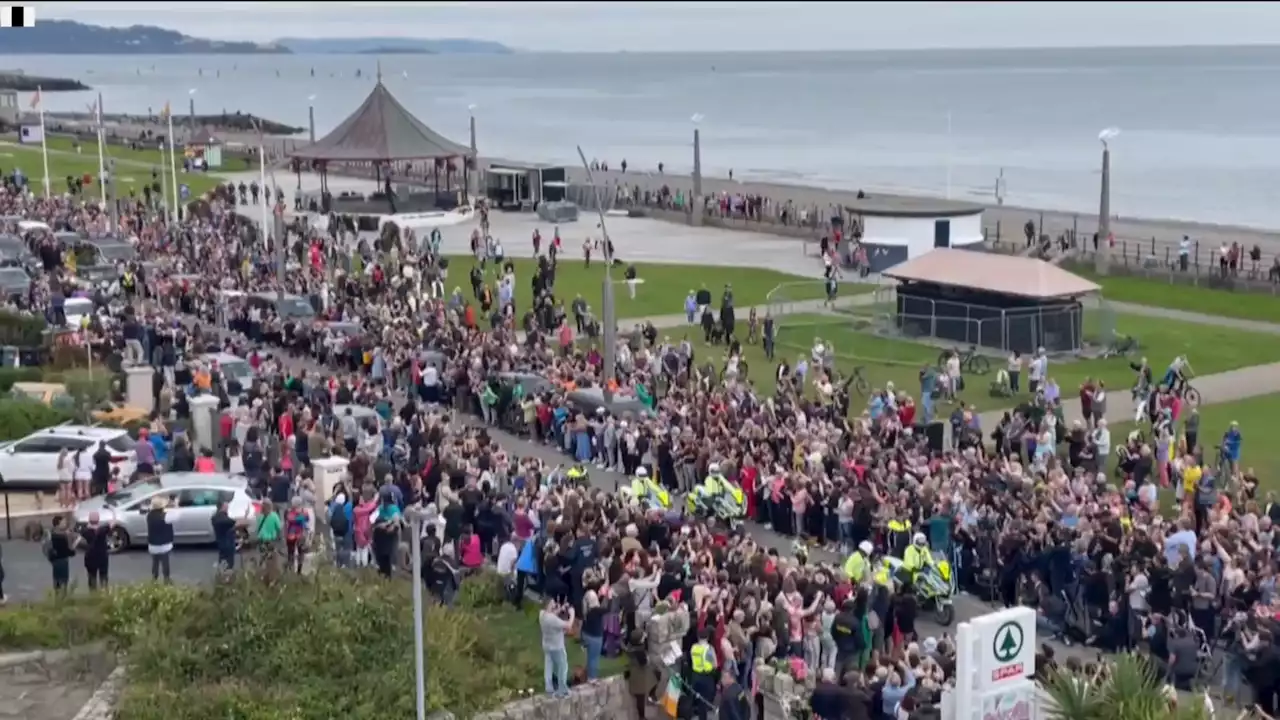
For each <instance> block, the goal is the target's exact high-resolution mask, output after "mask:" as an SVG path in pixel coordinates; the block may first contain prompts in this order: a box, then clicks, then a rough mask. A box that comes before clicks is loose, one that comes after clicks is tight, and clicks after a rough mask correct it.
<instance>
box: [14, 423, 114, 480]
mask: <svg viewBox="0 0 1280 720" xmlns="http://www.w3.org/2000/svg"><path fill="white" fill-rule="evenodd" d="M100 442H105V443H106V444H107V450H109V451H111V464H112V466H113V467H114V466H118V467H119V468H120V476H121V477H122V478H128V477H129V476H130V475H132V474H133V471H134V470H135V469H137V467H138V455H137V453H136V452H135V451H134V448H135V445H136V441H135V440H134V439H133V438H131V437H129V433H127V432H125V431H124V430H120V429H119V428H105V427H92V426H89V425H55V426H54V427H51V428H45V429H44V430H37V431H36V432H33V433H31V434H30V435H28V436H26V437H24V438H22V439H21V440H13V441H11V442H7V443H3V444H0V476H3V477H4V480H5V482H6V483H8V484H10V485H22V486H31V487H55V488H56V487H57V486H58V453H59V452H60V451H61V450H62V449H63V448H66V449H67V452H68V454H70V455H74V454H75V451H77V450H83V451H85V452H87V453H96V452H97V451H98V443H100Z"/></svg>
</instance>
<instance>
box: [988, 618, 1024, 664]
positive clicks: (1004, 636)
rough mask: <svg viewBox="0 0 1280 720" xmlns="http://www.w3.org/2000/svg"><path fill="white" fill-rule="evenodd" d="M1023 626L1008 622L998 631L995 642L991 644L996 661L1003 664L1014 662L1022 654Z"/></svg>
mask: <svg viewBox="0 0 1280 720" xmlns="http://www.w3.org/2000/svg"><path fill="white" fill-rule="evenodd" d="M1022 642H1023V635H1022V626H1021V625H1019V624H1018V623H1016V622H1007V623H1005V624H1003V625H1001V626H1000V629H999V630H996V636H995V640H993V641H992V643H991V651H992V653H993V654H994V655H995V656H996V660H997V661H999V662H1002V663H1007V662H1013V661H1014V659H1016V658H1017V657H1018V653H1020V652H1022Z"/></svg>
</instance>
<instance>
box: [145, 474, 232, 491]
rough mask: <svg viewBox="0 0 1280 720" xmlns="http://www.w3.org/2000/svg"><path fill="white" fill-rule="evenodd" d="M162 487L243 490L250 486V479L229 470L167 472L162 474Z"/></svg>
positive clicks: (169, 488)
mask: <svg viewBox="0 0 1280 720" xmlns="http://www.w3.org/2000/svg"><path fill="white" fill-rule="evenodd" d="M160 487H161V489H164V490H176V489H180V488H191V487H212V488H226V489H227V490H243V489H246V488H248V487H249V479H248V478H246V477H245V476H244V475H237V474H235V473H228V472H215V473H198V472H167V473H165V474H164V475H161V476H160Z"/></svg>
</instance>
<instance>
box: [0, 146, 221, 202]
mask: <svg viewBox="0 0 1280 720" xmlns="http://www.w3.org/2000/svg"><path fill="white" fill-rule="evenodd" d="M40 155H41V153H40V148H39V147H17V146H13V145H3V146H0V170H3V171H4V172H5V174H9V173H10V172H11V171H12V169H13V168H14V167H17V168H21V169H22V172H23V174H25V175H26V176H27V178H28V182H29V183H30V184H31V186H32V187H33V188H34V189H35V190H36V192H38V193H39V192H43V189H44V185H43V183H44V164H43V160H42V158H41V156H40ZM157 158H158V153H157ZM165 167H166V168H167V166H165ZM160 169H161V165H160V163H159V161H158V159H157V161H156V162H155V164H154V165H151V166H149V167H142V166H139V165H123V164H122V165H119V166H117V168H116V173H115V174H116V187H117V188H119V191H120V193H121V195H122V196H124V195H126V194H127V193H128V192H129V191H130V190H133V191H134V192H135V193H137V194H138V195H139V196H141V195H142V188H143V186H144V185H146V184H149V183H150V182H151V173H152V170H155V171H156V172H157V173H159V171H160ZM86 174H87V175H89V176H91V177H94V178H96V177H97V176H98V154H97V150H96V148H95V149H94V151H93V152H89V151H88V150H86V151H85V152H84V153H82V154H80V155H65V154H62V153H49V181H50V184H51V186H52V188H53V191H54V192H66V189H67V176H68V175H69V176H72V177H82V176H84V175H86ZM220 180H221V179H220V178H219V177H218V176H217V175H209V174H206V173H183V172H182V171H181V168H179V171H178V183H179V184H185V185H187V186H188V187H190V188H191V197H192V198H195V197H198V196H199V195H201V194H202V193H204V192H206V191H208V190H211V189H212V188H213V187H214V186H215V185H217V184H218V183H219V182H220ZM97 194H98V193H97V188H96V187H95V188H92V189H88V188H86V195H87V196H88V197H96V196H97Z"/></svg>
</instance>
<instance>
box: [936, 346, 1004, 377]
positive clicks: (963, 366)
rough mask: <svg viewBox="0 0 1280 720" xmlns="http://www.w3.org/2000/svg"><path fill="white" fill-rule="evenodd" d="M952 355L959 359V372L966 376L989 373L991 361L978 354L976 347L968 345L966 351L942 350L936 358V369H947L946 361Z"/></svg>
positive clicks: (957, 349)
mask: <svg viewBox="0 0 1280 720" xmlns="http://www.w3.org/2000/svg"><path fill="white" fill-rule="evenodd" d="M952 355H955V356H956V357H958V358H960V372H962V373H965V374H966V375H986V374H987V373H989V372H991V361H990V360H988V359H987V357H986V356H985V355H980V354H978V346H977V345H970V346H969V349H968V350H965V351H963V352H962V351H961V350H960V348H959V347H955V348H952V349H950V350H943V351H942V354H941V355H939V356H938V369H939V370H946V369H947V359H948V358H950V357H951V356H952Z"/></svg>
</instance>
